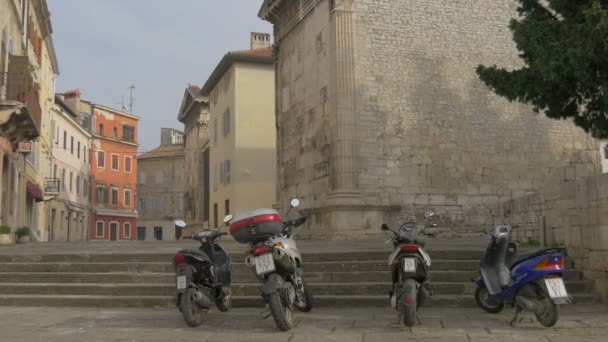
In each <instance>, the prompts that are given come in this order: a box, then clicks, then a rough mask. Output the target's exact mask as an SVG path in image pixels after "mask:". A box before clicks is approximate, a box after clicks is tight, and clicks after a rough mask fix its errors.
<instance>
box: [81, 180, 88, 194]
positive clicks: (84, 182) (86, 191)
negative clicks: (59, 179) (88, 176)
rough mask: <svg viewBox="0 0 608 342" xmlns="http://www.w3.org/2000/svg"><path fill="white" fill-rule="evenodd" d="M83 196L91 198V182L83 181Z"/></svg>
mask: <svg viewBox="0 0 608 342" xmlns="http://www.w3.org/2000/svg"><path fill="white" fill-rule="evenodd" d="M82 194H83V195H84V197H88V196H89V182H88V181H87V180H84V179H83V180H82Z"/></svg>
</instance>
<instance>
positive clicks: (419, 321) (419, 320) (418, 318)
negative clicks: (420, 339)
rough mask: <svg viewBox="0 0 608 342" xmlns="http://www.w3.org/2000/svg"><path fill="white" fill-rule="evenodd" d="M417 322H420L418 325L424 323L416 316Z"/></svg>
mask: <svg viewBox="0 0 608 342" xmlns="http://www.w3.org/2000/svg"><path fill="white" fill-rule="evenodd" d="M416 320H417V321H418V325H422V321H421V320H420V317H419V316H418V315H416Z"/></svg>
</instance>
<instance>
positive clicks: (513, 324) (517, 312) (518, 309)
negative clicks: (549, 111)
mask: <svg viewBox="0 0 608 342" xmlns="http://www.w3.org/2000/svg"><path fill="white" fill-rule="evenodd" d="M521 311H522V309H521V308H520V307H519V306H515V317H513V319H512V320H511V322H510V323H509V325H511V326H512V327H515V324H517V323H518V322H517V318H518V316H519V314H520V313H521ZM520 322H521V321H520Z"/></svg>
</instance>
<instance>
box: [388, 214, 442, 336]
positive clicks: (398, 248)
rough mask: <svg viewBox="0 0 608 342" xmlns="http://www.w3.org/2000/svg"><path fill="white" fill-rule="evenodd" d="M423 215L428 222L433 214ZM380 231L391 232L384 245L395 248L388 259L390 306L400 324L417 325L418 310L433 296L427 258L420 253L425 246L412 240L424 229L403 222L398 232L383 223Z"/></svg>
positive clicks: (429, 264) (429, 261)
mask: <svg viewBox="0 0 608 342" xmlns="http://www.w3.org/2000/svg"><path fill="white" fill-rule="evenodd" d="M424 216H425V218H426V219H430V218H431V217H433V216H435V213H434V212H432V211H428V212H426V213H425V214H424ZM381 229H382V230H383V231H388V232H391V233H392V236H391V238H390V239H389V240H388V241H386V243H389V242H391V243H392V244H393V246H394V247H395V250H394V252H393V253H392V254H391V255H390V257H389V258H388V264H389V266H390V267H391V274H392V279H393V289H392V290H391V291H390V292H389V296H390V300H391V307H392V308H393V309H396V310H397V311H398V312H399V320H400V321H401V320H402V321H403V324H405V325H406V326H408V327H412V326H414V325H415V324H416V323H417V322H420V320H419V318H418V317H417V312H418V308H419V307H420V306H423V305H425V304H426V302H427V301H428V300H429V299H430V296H432V295H433V289H432V287H431V284H430V282H429V268H430V267H431V258H430V257H429V255H428V254H427V253H426V252H425V251H424V250H423V248H424V246H425V243H424V242H423V241H420V240H417V239H416V235H417V233H419V232H421V231H422V230H424V227H422V228H421V229H419V228H418V226H417V225H416V224H415V223H414V222H406V223H404V224H402V225H401V227H400V228H399V230H398V231H394V230H391V229H390V228H389V227H388V226H387V225H386V224H383V225H382V226H381Z"/></svg>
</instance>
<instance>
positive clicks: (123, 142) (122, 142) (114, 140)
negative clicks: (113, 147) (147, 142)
mask: <svg viewBox="0 0 608 342" xmlns="http://www.w3.org/2000/svg"><path fill="white" fill-rule="evenodd" d="M93 138H95V139H101V140H105V141H110V142H114V143H118V144H122V145H127V146H131V147H139V144H136V143H130V142H127V141H122V140H116V139H112V138H108V137H104V136H101V135H97V134H95V135H93Z"/></svg>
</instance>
